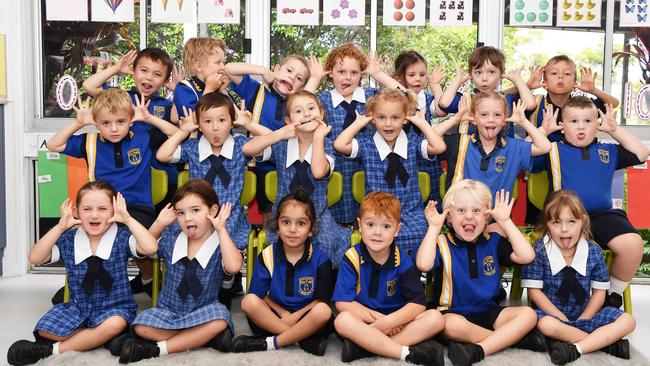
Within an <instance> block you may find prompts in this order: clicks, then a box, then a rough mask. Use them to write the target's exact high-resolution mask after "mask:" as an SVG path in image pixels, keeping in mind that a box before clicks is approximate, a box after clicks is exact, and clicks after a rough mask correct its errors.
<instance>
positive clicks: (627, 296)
mask: <svg viewBox="0 0 650 366" xmlns="http://www.w3.org/2000/svg"><path fill="white" fill-rule="evenodd" d="M623 309H625V312H626V313H628V314H630V315H633V314H632V286H631V285H627V287H626V288H625V291H624V292H623Z"/></svg>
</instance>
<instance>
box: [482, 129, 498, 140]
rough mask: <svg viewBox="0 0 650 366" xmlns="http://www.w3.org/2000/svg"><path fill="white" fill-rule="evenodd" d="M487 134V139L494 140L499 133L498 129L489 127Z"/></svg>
mask: <svg viewBox="0 0 650 366" xmlns="http://www.w3.org/2000/svg"><path fill="white" fill-rule="evenodd" d="M485 132H486V134H487V137H488V138H489V139H493V138H495V137H496V136H497V134H498V133H499V132H498V131H497V129H496V127H487V128H486V129H485Z"/></svg>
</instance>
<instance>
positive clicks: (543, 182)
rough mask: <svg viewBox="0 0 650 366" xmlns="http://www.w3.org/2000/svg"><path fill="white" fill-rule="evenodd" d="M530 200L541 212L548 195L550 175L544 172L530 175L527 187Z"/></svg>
mask: <svg viewBox="0 0 650 366" xmlns="http://www.w3.org/2000/svg"><path fill="white" fill-rule="evenodd" d="M526 193H527V195H528V200H529V201H530V202H531V203H532V204H533V205H534V206H535V207H537V209H538V210H541V209H542V208H543V207H544V201H545V200H546V196H547V195H548V173H547V172H546V170H542V171H541V172H539V173H530V174H528V185H527V186H526Z"/></svg>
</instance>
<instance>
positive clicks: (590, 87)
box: [576, 67, 598, 93]
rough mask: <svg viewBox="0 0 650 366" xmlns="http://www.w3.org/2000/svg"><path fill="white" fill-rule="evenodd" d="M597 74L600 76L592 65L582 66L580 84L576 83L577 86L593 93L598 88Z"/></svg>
mask: <svg viewBox="0 0 650 366" xmlns="http://www.w3.org/2000/svg"><path fill="white" fill-rule="evenodd" d="M596 76H598V73H596V72H593V71H592V70H591V67H581V68H580V84H578V85H576V87H577V88H578V89H580V90H582V91H583V92H586V93H592V92H593V91H594V90H596Z"/></svg>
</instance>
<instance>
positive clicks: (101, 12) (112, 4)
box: [90, 0, 134, 22]
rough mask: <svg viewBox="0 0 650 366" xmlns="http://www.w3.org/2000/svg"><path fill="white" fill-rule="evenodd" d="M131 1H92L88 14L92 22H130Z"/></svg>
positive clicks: (132, 10)
mask: <svg viewBox="0 0 650 366" xmlns="http://www.w3.org/2000/svg"><path fill="white" fill-rule="evenodd" d="M133 12H134V9H133V0H92V3H91V4H90V13H91V16H92V21H93V22H132V21H133V20H134V15H133Z"/></svg>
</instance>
